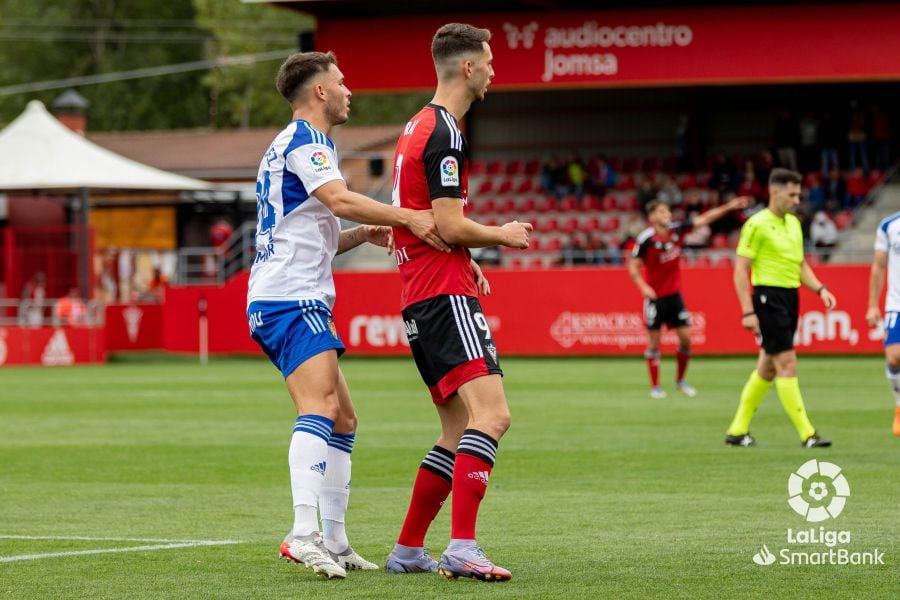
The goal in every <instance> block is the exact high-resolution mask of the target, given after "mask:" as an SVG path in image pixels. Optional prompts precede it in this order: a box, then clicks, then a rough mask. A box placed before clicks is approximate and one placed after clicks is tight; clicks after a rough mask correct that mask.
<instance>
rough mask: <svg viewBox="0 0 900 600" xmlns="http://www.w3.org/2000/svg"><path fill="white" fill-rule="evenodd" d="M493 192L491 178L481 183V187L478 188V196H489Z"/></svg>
mask: <svg viewBox="0 0 900 600" xmlns="http://www.w3.org/2000/svg"><path fill="white" fill-rule="evenodd" d="M493 191H494V180H493V179H491V178H487V179H485V180H484V181H482V182H481V185H480V186H478V192H477V193H478V195H479V196H481V195H484V194H490V193H491V192H493Z"/></svg>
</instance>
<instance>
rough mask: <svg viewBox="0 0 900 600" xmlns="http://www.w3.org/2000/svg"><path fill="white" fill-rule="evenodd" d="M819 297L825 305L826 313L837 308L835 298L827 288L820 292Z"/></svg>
mask: <svg viewBox="0 0 900 600" xmlns="http://www.w3.org/2000/svg"><path fill="white" fill-rule="evenodd" d="M819 297H820V298H821V299H822V302H823V303H824V304H825V310H826V311H829V310H832V309H834V307H836V306H837V298H835V297H834V294H832V293H831V290H829V289H828V288H825V289H824V290H822V292H821V293H820V294H819Z"/></svg>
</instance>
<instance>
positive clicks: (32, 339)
mask: <svg viewBox="0 0 900 600" xmlns="http://www.w3.org/2000/svg"><path fill="white" fill-rule="evenodd" d="M104 362H106V340H105V337H104V331H103V328H102V327H0V367H4V366H15V365H42V366H45V367H62V366H70V365H81V364H92V363H93V364H96V363H104Z"/></svg>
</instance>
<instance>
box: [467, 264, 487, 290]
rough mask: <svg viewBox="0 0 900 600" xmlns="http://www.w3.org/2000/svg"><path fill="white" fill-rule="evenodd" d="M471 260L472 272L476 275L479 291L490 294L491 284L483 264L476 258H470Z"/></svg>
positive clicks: (476, 285) (476, 284)
mask: <svg viewBox="0 0 900 600" xmlns="http://www.w3.org/2000/svg"><path fill="white" fill-rule="evenodd" d="M469 262H470V263H471V265H472V274H473V275H475V287H477V288H478V293H479V294H481V295H482V296H490V295H491V284H490V283H488V280H487V277H485V276H484V272H483V271H482V270H481V265H479V264H478V263H477V262H475V260H474V259H469Z"/></svg>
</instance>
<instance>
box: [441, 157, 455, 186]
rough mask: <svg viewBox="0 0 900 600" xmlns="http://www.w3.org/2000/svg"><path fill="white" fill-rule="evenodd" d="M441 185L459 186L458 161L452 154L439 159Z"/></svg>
mask: <svg viewBox="0 0 900 600" xmlns="http://www.w3.org/2000/svg"><path fill="white" fill-rule="evenodd" d="M441 185H442V186H444V187H459V163H458V162H456V158H455V157H453V156H445V157H444V158H443V160H441Z"/></svg>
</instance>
